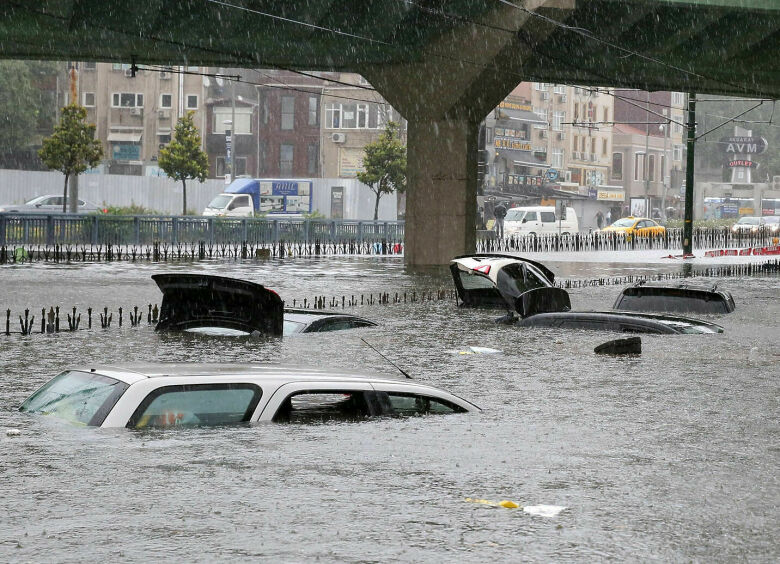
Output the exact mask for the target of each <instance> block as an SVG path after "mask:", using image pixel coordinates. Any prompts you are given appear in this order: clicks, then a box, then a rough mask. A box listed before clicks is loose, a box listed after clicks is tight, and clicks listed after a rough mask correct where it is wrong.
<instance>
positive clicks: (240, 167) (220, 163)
mask: <svg viewBox="0 0 780 564" xmlns="http://www.w3.org/2000/svg"><path fill="white" fill-rule="evenodd" d="M216 165H217V167H216V168H217V170H216V171H215V174H214V176H216V177H218V178H224V177H225V175H226V174H227V165H226V164H225V157H224V156H221V157H217V160H216ZM239 176H246V157H233V178H238V177H239Z"/></svg>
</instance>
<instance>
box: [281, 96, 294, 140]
mask: <svg viewBox="0 0 780 564" xmlns="http://www.w3.org/2000/svg"><path fill="white" fill-rule="evenodd" d="M294 128H295V97H293V96H282V130H284V131H291V130H293V129H294Z"/></svg>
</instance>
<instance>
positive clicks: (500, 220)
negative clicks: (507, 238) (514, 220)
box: [493, 203, 506, 239]
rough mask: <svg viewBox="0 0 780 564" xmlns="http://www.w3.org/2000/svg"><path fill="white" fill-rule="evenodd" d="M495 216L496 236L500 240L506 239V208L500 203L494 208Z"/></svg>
mask: <svg viewBox="0 0 780 564" xmlns="http://www.w3.org/2000/svg"><path fill="white" fill-rule="evenodd" d="M493 215H494V216H495V217H496V234H497V235H498V238H499V239H503V238H504V218H505V217H506V207H504V204H502V203H499V204H498V205H496V207H494V208H493Z"/></svg>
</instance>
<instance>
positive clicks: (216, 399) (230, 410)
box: [127, 383, 262, 429]
mask: <svg viewBox="0 0 780 564" xmlns="http://www.w3.org/2000/svg"><path fill="white" fill-rule="evenodd" d="M261 395H262V390H261V389H260V388H259V387H258V386H256V385H255V384H247V383H231V384H191V385H181V386H164V387H161V388H158V389H156V390H154V391H153V392H151V393H150V394H149V395H148V396H146V398H144V400H143V401H142V402H141V404H140V405H139V406H138V408H137V409H136V410H135V413H133V415H132V417H131V418H130V420H129V421H128V422H127V427H130V428H134V429H143V428H146V427H174V426H189V427H192V426H198V425H232V424H236V423H242V422H245V421H249V418H250V417H251V416H252V413H253V412H254V410H255V408H256V407H257V403H258V402H259V401H260V397H261Z"/></svg>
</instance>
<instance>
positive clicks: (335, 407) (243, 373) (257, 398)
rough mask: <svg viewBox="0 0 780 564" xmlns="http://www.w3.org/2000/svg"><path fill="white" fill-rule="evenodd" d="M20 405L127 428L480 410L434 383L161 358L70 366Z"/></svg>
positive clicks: (94, 423)
mask: <svg viewBox="0 0 780 564" xmlns="http://www.w3.org/2000/svg"><path fill="white" fill-rule="evenodd" d="M19 410H20V411H22V412H25V413H32V414H39V415H48V416H53V417H56V418H59V419H62V420H65V421H67V422H69V423H72V424H75V425H83V426H90V427H127V428H130V429H145V428H170V427H198V426H218V425H237V424H250V423H258V422H260V423H265V422H277V423H311V422H318V423H319V422H325V421H355V420H363V419H366V418H371V417H377V416H387V417H398V416H414V415H434V414H436V415H438V414H442V415H443V414H453V413H468V412H478V411H480V409H479V408H478V407H477V406H476V405H474V404H472V403H471V402H469V401H466V400H464V399H462V398H460V397H458V396H456V395H453V394H451V393H449V392H446V391H444V390H440V389H438V388H435V387H433V386H428V385H426V384H421V383H418V382H416V381H414V380H409V379H407V378H398V377H393V376H384V375H379V374H371V373H368V372H351V371H346V370H338V369H331V370H325V369H314V368H305V367H292V366H276V365H228V364H164V363H158V364H146V365H135V366H83V367H80V368H73V369H70V370H66V371H64V372H62V373H60V374H58V375H57V376H55V377H54V378H53V379H51V380H50V381H49V382H48V383H46V384H45V385H44V386H43V387H41V388H40V389H39V390H38V391H36V392H35V393H33V394H32V395H31V396H30V397H29V398H28V399H27V400H26V401H25V402H24V403H23V404H22V405H21V407H20V408H19Z"/></svg>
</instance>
